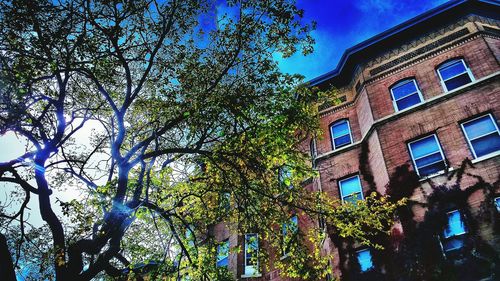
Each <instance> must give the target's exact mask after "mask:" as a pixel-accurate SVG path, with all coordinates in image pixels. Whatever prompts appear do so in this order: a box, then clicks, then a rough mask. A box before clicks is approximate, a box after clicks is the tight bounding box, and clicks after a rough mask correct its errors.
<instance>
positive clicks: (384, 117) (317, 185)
mask: <svg viewBox="0 0 500 281" xmlns="http://www.w3.org/2000/svg"><path fill="white" fill-rule="evenodd" d="M499 77H500V2H497V1H479V0H475V1H471V0H462V1H451V2H448V3H446V4H444V5H442V6H440V7H437V8H436V9H433V10H430V11H428V12H426V13H424V14H422V15H420V16H418V17H416V18H413V19H411V20H409V21H407V22H405V23H402V24H401V25H398V26H396V27H394V28H392V29H390V30H388V31H386V32H383V33H381V34H379V35H377V36H375V37H373V38H371V39H369V40H367V41H365V42H362V43H360V44H358V45H356V46H354V47H352V48H350V49H348V50H347V51H346V52H345V53H344V56H343V57H342V59H341V61H340V63H339V66H338V67H337V68H336V69H335V70H333V71H332V72H330V73H327V74H325V75H322V76H320V77H318V78H315V79H313V80H312V81H310V84H311V86H315V87H319V88H320V89H322V90H329V89H330V88H336V89H338V92H339V96H340V100H342V103H341V104H337V105H328V104H325V105H322V106H321V108H320V114H319V115H320V116H319V118H320V123H321V129H322V131H323V135H322V136H321V137H319V138H317V139H315V140H311V143H308V144H306V145H305V146H307V148H308V149H309V148H310V149H311V150H313V151H311V155H312V156H313V158H314V159H313V162H314V167H315V168H316V169H317V170H318V171H319V175H320V176H319V178H317V179H313V180H312V182H310V183H308V186H306V188H310V189H313V190H316V191H321V192H326V193H328V194H329V195H331V196H332V197H336V198H339V199H341V200H342V201H343V202H345V201H351V202H352V201H356V200H363V198H364V197H365V196H366V195H367V194H369V193H370V192H373V191H376V192H378V193H380V194H387V195H390V196H391V198H393V199H394V200H395V199H397V198H402V197H408V198H409V201H408V204H407V206H406V207H405V208H402V209H400V210H398V220H397V221H396V224H395V226H394V228H393V229H392V231H391V235H389V237H386V238H381V240H380V241H379V242H380V243H381V244H383V245H384V247H385V249H384V250H375V249H370V248H366V247H361V246H360V245H356V243H350V242H349V241H343V240H342V239H339V238H338V237H335V234H334V233H330V231H329V229H328V226H326V227H325V229H326V232H327V234H328V235H327V239H325V241H324V242H323V254H325V255H327V254H332V256H334V259H333V260H331V264H330V266H331V268H332V272H333V273H332V276H328V277H327V279H332V278H333V275H335V276H336V277H342V280H483V279H484V280H493V279H492V278H499V280H500V275H498V274H499V271H500V269H499V268H500V261H499V260H500V255H499V253H500V235H499V234H500V215H499V214H500V130H499V126H500V125H499V121H500V80H499ZM305 221H308V220H307V219H306V218H298V219H297V223H298V227H299V228H304V227H307V223H306V222H305ZM315 223H320V222H315ZM216 234H217V238H218V239H219V240H220V241H227V243H228V244H227V245H228V247H234V246H235V245H244V247H242V249H244V251H243V253H240V254H228V255H227V257H226V258H225V260H223V261H222V263H221V266H228V267H229V269H230V270H231V271H232V272H233V273H234V275H235V277H236V278H237V279H238V280H273V281H277V280H288V279H286V278H283V277H281V276H280V274H279V271H278V270H272V268H273V267H272V265H271V267H270V268H271V270H267V271H266V270H265V269H263V267H262V266H261V265H258V264H256V262H255V261H253V260H251V259H249V258H248V257H247V256H248V255H247V254H245V253H246V251H247V249H253V248H259V247H262V246H261V245H262V243H261V241H258V236H257V235H254V234H247V235H245V236H236V235H233V236H232V235H230V233H229V231H227V229H226V228H225V227H224V226H223V225H220V226H218V230H217V231H216ZM223 258H224V257H223ZM221 260H222V259H221ZM495 272H496V274H497V275H495ZM494 276H496V277H494ZM433 278H434V279H433ZM445 278H448V279H445Z"/></svg>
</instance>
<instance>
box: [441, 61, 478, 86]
mask: <svg viewBox="0 0 500 281" xmlns="http://www.w3.org/2000/svg"><path fill="white" fill-rule="evenodd" d="M437 72H438V75H439V79H441V85H442V86H443V89H444V90H445V91H446V92H448V91H451V90H453V89H456V88H458V87H461V86H463V85H466V84H469V83H470V82H472V81H474V76H473V75H472V72H471V71H470V69H469V68H468V67H467V65H466V64H465V61H464V60H463V59H454V60H450V61H447V62H445V63H443V64H442V65H440V66H439V67H438V69H437Z"/></svg>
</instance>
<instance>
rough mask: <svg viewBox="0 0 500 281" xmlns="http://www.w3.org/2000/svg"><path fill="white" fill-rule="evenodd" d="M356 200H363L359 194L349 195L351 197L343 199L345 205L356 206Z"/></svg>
mask: <svg viewBox="0 0 500 281" xmlns="http://www.w3.org/2000/svg"><path fill="white" fill-rule="evenodd" d="M358 200H363V197H362V195H361V192H358V193H354V194H351V195H348V196H346V197H344V202H345V203H351V204H356V201H358Z"/></svg>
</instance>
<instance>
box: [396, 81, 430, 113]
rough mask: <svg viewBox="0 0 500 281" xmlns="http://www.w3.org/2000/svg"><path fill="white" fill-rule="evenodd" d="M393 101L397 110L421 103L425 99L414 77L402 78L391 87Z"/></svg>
mask: <svg viewBox="0 0 500 281" xmlns="http://www.w3.org/2000/svg"><path fill="white" fill-rule="evenodd" d="M390 90H391V97H392V103H393V104H394V109H395V110H396V111H400V110H403V109H405V108H408V107H411V106H413V105H416V104H419V103H421V102H422V101H423V100H424V99H423V97H422V93H421V92H420V90H419V89H418V86H417V81H416V80H415V79H413V78H410V79H405V80H402V81H400V82H398V83H396V84H394V86H392V87H391V89H390Z"/></svg>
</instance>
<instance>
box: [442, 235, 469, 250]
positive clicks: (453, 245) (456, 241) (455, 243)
mask: <svg viewBox="0 0 500 281" xmlns="http://www.w3.org/2000/svg"><path fill="white" fill-rule="evenodd" d="M463 246H464V239H463V237H456V238H451V239H448V240H446V241H444V242H443V249H444V251H445V252H448V251H451V250H456V249H460V248H462V247H463Z"/></svg>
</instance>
